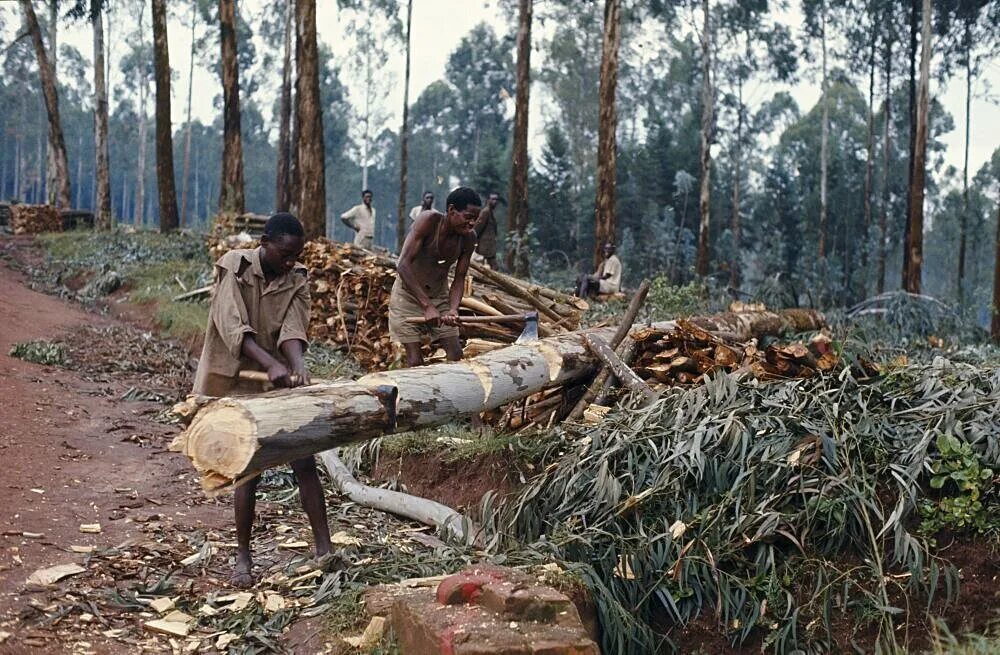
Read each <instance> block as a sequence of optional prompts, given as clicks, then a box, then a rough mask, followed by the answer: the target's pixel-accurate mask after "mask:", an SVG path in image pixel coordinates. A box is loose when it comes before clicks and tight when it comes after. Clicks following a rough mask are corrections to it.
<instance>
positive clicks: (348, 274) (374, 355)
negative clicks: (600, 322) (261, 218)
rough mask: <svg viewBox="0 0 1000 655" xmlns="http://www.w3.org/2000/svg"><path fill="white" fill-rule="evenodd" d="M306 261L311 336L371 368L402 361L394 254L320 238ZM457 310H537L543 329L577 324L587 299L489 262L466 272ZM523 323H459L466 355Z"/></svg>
mask: <svg viewBox="0 0 1000 655" xmlns="http://www.w3.org/2000/svg"><path fill="white" fill-rule="evenodd" d="M302 262H303V263H304V264H305V265H306V267H307V268H308V269H309V278H310V281H311V284H310V292H311V296H312V324H311V325H310V328H309V330H310V335H309V336H310V337H311V338H313V339H317V340H320V341H326V342H329V343H334V344H337V345H340V346H343V347H344V348H345V349H347V350H348V351H349V352H350V354H351V355H352V356H353V357H354V358H355V359H356V360H357V361H358V363H360V364H361V366H362V367H364V368H365V369H367V370H369V371H377V370H384V369H386V368H388V367H389V366H390V365H392V364H393V363H395V362H397V361H398V358H399V353H397V352H396V351H395V350H394V349H393V346H392V344H391V343H390V340H389V294H390V292H391V290H392V285H393V283H394V282H395V280H396V258H395V257H394V256H391V255H388V254H382V253H377V252H373V251H370V250H365V249H364V248H359V247H357V246H355V245H353V244H348V243H339V242H332V241H327V240H326V239H319V240H317V241H311V242H309V243H307V244H306V248H305V251H304V252H303V254H302ZM469 276H470V279H471V283H470V285H469V286H471V289H469V288H467V289H466V294H465V297H464V298H463V299H462V305H461V308H460V314H461V315H463V316H484V317H489V316H501V315H504V314H523V313H526V312H530V311H537V312H538V314H539V323H538V330H539V334H540V335H541V336H542V337H548V336H553V335H556V334H562V333H566V332H571V331H573V330H575V329H576V328H578V327H579V325H580V317H581V316H582V314H583V312H584V310H586V309H587V304H586V302H585V301H583V300H581V299H579V298H573V297H572V296H568V295H566V294H562V293H560V292H558V291H555V290H553V289H548V288H545V287H540V286H537V285H533V284H529V283H526V282H524V281H521V280H518V279H517V278H514V277H511V276H509V275H504V274H502V273H497V272H495V271H490V270H489V269H483V268H480V267H475V266H474V270H471V271H470V273H469ZM520 330H521V326H520V325H517V324H509V323H508V324H504V323H499V322H498V323H495V324H494V323H477V324H475V325H473V324H468V325H462V326H461V334H462V337H463V338H464V339H465V340H466V344H467V352H466V356H473V355H478V354H482V353H486V352H489V351H491V350H496V349H497V348H502V347H503V346H505V345H508V344H511V343H513V342H514V340H515V339H517V337H518V334H520Z"/></svg>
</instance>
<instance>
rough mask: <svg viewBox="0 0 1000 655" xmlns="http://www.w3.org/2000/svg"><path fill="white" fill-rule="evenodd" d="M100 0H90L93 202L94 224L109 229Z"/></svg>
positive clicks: (109, 179)
mask: <svg viewBox="0 0 1000 655" xmlns="http://www.w3.org/2000/svg"><path fill="white" fill-rule="evenodd" d="M102 1H103V0H90V11H91V20H92V23H93V28H94V158H95V160H96V161H95V164H94V166H95V171H94V173H95V175H96V176H97V198H96V200H95V202H94V227H96V228H97V229H98V230H110V229H111V174H110V172H109V171H108V88H107V80H106V79H105V69H104V17H103V15H102V14H101V5H102Z"/></svg>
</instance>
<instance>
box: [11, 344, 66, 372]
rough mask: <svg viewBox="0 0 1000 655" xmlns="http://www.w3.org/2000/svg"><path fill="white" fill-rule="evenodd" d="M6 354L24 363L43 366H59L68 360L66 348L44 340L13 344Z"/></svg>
mask: <svg viewBox="0 0 1000 655" xmlns="http://www.w3.org/2000/svg"><path fill="white" fill-rule="evenodd" d="M8 354H9V355H10V356H11V357H17V358H18V359H23V360H24V361H26V362H32V363H34V364H43V365H45V366H60V365H62V364H65V363H66V362H67V361H68V359H69V354H68V353H67V352H66V346H64V345H63V344H61V343H53V342H51V341H45V340H39V341H23V342H21V343H15V344H14V346H13V347H12V348H11V349H10V352H9V353H8Z"/></svg>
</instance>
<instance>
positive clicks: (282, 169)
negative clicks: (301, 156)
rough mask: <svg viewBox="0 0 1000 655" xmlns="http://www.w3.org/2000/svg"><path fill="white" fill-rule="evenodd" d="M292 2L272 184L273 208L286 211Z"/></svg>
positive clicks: (288, 1) (287, 12)
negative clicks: (275, 164) (275, 168)
mask: <svg viewBox="0 0 1000 655" xmlns="http://www.w3.org/2000/svg"><path fill="white" fill-rule="evenodd" d="M293 4H294V0H285V60H284V64H283V66H282V68H281V110H280V114H279V123H278V166H277V171H276V174H275V183H274V208H275V210H276V211H279V212H286V211H288V205H289V200H290V199H289V191H290V189H289V187H288V182H289V173H290V171H289V169H290V168H291V161H290V158H291V156H292V152H291V138H292V137H291V133H292V125H291V123H292V22H293V14H292V10H293Z"/></svg>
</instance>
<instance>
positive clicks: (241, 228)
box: [208, 213, 267, 259]
mask: <svg viewBox="0 0 1000 655" xmlns="http://www.w3.org/2000/svg"><path fill="white" fill-rule="evenodd" d="M265 223H267V216H264V215H263V214H225V213H223V214H219V215H218V216H216V217H215V222H214V223H213V224H212V231H211V232H209V235H208V252H209V254H210V255H211V256H212V258H213V259H218V258H219V257H222V256H223V255H224V254H226V253H227V252H229V251H230V250H234V249H236V248H256V247H257V244H258V240H259V239H260V235H262V234H264V224H265Z"/></svg>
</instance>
